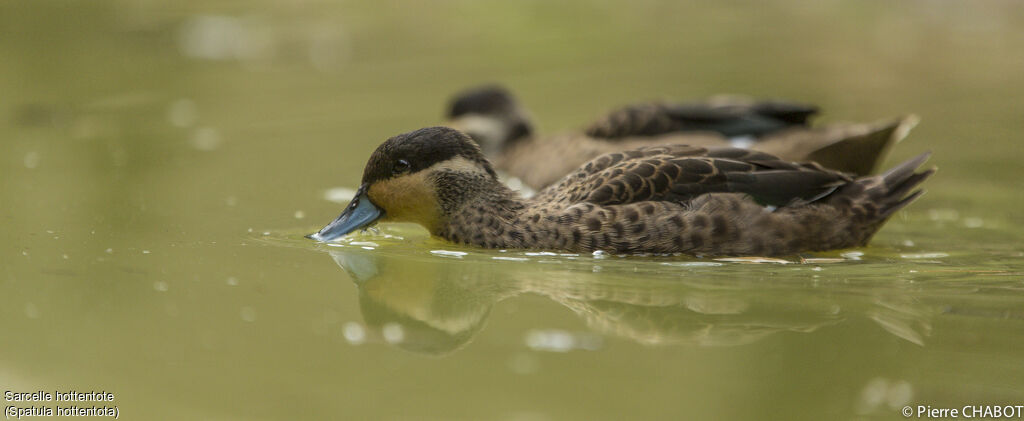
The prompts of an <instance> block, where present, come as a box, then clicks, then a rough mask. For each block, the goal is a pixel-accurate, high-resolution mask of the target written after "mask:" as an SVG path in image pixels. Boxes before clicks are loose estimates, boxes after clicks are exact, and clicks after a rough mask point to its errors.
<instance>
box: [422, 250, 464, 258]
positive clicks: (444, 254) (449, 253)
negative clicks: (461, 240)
mask: <svg viewBox="0 0 1024 421" xmlns="http://www.w3.org/2000/svg"><path fill="white" fill-rule="evenodd" d="M430 253H431V254H434V255H437V256H442V257H455V258H458V259H461V258H462V257H463V256H465V255H467V254H469V253H466V252H464V251H449V250H431V251H430Z"/></svg>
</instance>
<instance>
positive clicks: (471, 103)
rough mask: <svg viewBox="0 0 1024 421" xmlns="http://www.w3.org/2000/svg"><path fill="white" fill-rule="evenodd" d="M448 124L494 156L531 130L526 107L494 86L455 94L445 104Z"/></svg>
mask: <svg viewBox="0 0 1024 421" xmlns="http://www.w3.org/2000/svg"><path fill="white" fill-rule="evenodd" d="M448 125H449V126H450V127H453V128H455V129H458V130H461V131H463V132H465V133H466V134H468V135H469V136H470V137H472V138H473V140H475V141H476V142H477V143H479V144H480V147H481V148H482V149H483V151H484V154H486V155H487V156H495V155H496V154H498V153H500V152H501V151H502V150H504V149H505V148H507V147H509V146H510V145H512V144H514V143H515V142H517V141H519V140H521V139H524V138H526V137H528V136H530V135H531V134H532V133H533V127H532V125H531V124H530V120H529V116H528V115H527V113H526V110H524V109H523V108H522V107H520V106H519V103H518V102H517V101H516V99H515V98H513V97H512V94H511V93H509V92H508V90H506V89H505V88H502V87H501V86H497V85H487V86H481V87H476V88H472V89H467V90H465V91H462V92H459V93H458V94H456V95H455V96H454V97H453V98H452V100H451V104H450V105H449V107H448Z"/></svg>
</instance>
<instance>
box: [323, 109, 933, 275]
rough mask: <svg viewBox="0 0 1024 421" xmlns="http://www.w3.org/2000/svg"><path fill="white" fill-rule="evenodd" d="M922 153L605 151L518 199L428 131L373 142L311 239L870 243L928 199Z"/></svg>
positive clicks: (468, 152) (778, 248)
mask: <svg viewBox="0 0 1024 421" xmlns="http://www.w3.org/2000/svg"><path fill="white" fill-rule="evenodd" d="M926 159H927V154H923V155H920V156H918V157H916V158H913V159H911V160H909V161H907V162H905V163H903V164H900V165H898V166H896V167H895V168H893V169H891V170H889V171H888V172H887V173H885V174H883V175H880V176H871V177H863V178H858V179H852V178H850V177H849V176H847V175H845V174H843V173H839V172H836V171H832V170H827V169H824V168H822V167H821V166H819V165H817V164H795V163H789V162H785V161H780V160H778V159H777V158H775V157H773V156H770V155H766V154H763V153H759V152H753V151H747V150H743V149H733V148H723V149H717V150H714V151H708V150H705V149H701V148H695V147H689V146H684V145H676V146H665V147H654V148H645V149H638V150H633V151H627V152H623V153H616V154H608V155H603V156H601V157H599V158H597V159H595V160H593V161H591V162H590V163H588V164H586V165H585V166H584V167H582V168H580V169H579V170H577V171H576V172H575V173H573V174H570V175H568V176H566V177H565V178H563V179H562V181H560V182H559V183H558V184H557V185H554V186H552V187H550V188H548V189H545V190H543V191H541V192H539V193H538V194H537V195H536V196H535V197H533V198H531V199H522V198H521V197H520V196H519V195H518V194H517V193H516V192H514V191H512V190H511V189H509V188H508V187H506V186H505V185H504V184H502V183H501V182H500V181H498V178H497V177H496V176H495V173H494V170H493V168H492V167H491V164H490V162H488V161H487V159H486V158H484V156H483V155H482V153H481V152H480V149H479V148H478V147H477V145H476V144H475V143H474V142H473V141H472V140H470V139H469V137H468V136H466V135H464V134H462V133H461V132H459V131H456V130H453V129H450V128H444V127H431V128H426V129H420V130H416V131H413V132H410V133H406V134H402V135H398V136H395V137H393V138H391V139H388V140H387V141H386V142H384V143H383V144H382V145H381V146H380V147H378V148H377V150H376V151H374V153H373V155H371V156H370V159H369V162H368V163H367V165H366V169H365V171H364V173H363V180H362V184H361V185H360V187H359V190H358V192H357V195H356V197H355V198H354V199H352V202H351V204H350V205H349V206H348V207H347V208H346V209H345V211H344V212H343V213H342V214H341V216H339V217H338V218H337V219H336V220H335V221H334V222H331V223H330V224H328V225H327V226H326V227H324V228H323V229H322V230H320V231H319V232H318V233H316V234H313V235H311V238H314V239H316V240H320V241H331V240H334V239H336V238H338V237H341V236H343V235H345V234H348V233H349V232H352V231H354V230H356V229H359V228H362V227H365V226H368V225H370V224H373V223H375V222H376V221H377V220H382V221H392V222H414V223H418V224H420V225H422V226H424V227H426V228H427V229H428V230H429V231H430V233H431V234H433V235H435V236H438V237H442V238H444V239H446V240H448V241H452V242H456V243H464V244H472V245H475V246H480V247H488V248H543V249H558V250H567V251H594V250H606V251H611V252H616V253H679V252H683V253H691V254H706V255H786V254H793V253H797V252H800V251H804V250H829V249H837V248H846V247H853V246H859V245H863V244H866V243H867V241H868V240H869V239H870V238H871V236H872V235H873V234H874V233H875V231H877V230H878V228H880V227H881V225H882V224H883V223H884V222H885V221H886V220H887V219H888V218H889V216H891V215H892V214H893V212H895V211H896V210H898V209H900V208H902V207H904V206H906V205H907V204H908V203H909V202H910V201H912V200H913V199H915V198H916V197H917V196H918V195H919V194H920V191H917V192H912V190H913V188H914V187H916V186H917V185H918V184H919V183H921V182H922V181H924V179H925V178H927V177H928V176H929V175H931V173H932V172H933V171H934V170H928V171H924V172H921V173H914V169H915V168H917V167H918V166H920V165H921V164H922V163H923V162H924V161H925V160H926ZM765 206H768V207H769V208H766V207H765ZM776 207H777V209H775V208H776ZM769 209H772V210H769Z"/></svg>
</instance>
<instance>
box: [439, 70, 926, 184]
mask: <svg viewBox="0 0 1024 421" xmlns="http://www.w3.org/2000/svg"><path fill="white" fill-rule="evenodd" d="M818 112H819V108H818V107H817V106H814V105H810V104H801V103H796V102H791V101H783V100H771V101H754V100H752V99H750V98H747V97H742V96H735V95H733V96H724V95H719V96H716V97H712V98H711V99H709V100H706V101H694V102H687V103H668V102H642V103H636V104H630V105H626V106H623V107H620V108H617V109H614V110H612V111H610V112H608V113H607V114H606V115H604V116H602V117H600V118H598V119H596V120H595V121H594V122H592V123H590V124H589V125H587V126H586V127H585V128H584V129H583V130H577V131H569V132H564V133H560V134H555V135H551V136H539V135H537V134H536V133H535V130H534V127H533V123H532V119H531V117H530V113H529V112H528V111H527V110H526V109H525V108H524V107H523V106H522V105H521V104H520V103H519V101H518V100H517V99H516V98H515V96H513V95H512V93H511V92H509V90H508V89H506V88H504V87H502V86H500V85H484V86H481V87H475V88H470V89H467V90H464V91H462V92H459V93H457V94H456V95H454V96H453V98H452V100H451V101H450V103H449V106H448V108H447V115H446V120H447V122H446V123H445V125H447V126H449V127H452V128H455V129H458V130H461V131H463V132H465V133H467V134H469V135H470V137H472V138H473V139H474V140H475V141H477V142H478V143H479V144H480V146H481V148H482V149H483V151H484V154H485V155H486V156H487V157H488V158H490V159H491V160H492V162H493V163H494V164H495V167H496V168H497V169H498V170H500V171H502V172H503V173H506V174H508V175H510V176H512V177H516V178H518V179H519V180H521V181H522V182H523V183H524V184H525V185H526V186H528V187H530V188H531V189H533V190H540V189H542V188H544V187H547V186H549V185H551V184H553V183H554V182H555V181H557V180H558V179H560V178H561V177H562V176H564V175H565V174H568V173H569V172H571V171H572V170H574V169H576V168H577V167H579V166H580V165H582V164H584V163H586V162H587V161H589V160H591V159H593V158H596V157H597V156H599V155H602V154H605V153H610V152H619V151H623V150H629V149H636V148H640V147H645V146H659V145H671V144H688V145H691V146H701V147H708V148H718V147H743V148H748V149H752V150H755V151H761V152H766V153H768V154H771V155H775V156H777V157H779V158H781V159H783V160H787V161H794V162H807V161H814V162H817V163H819V164H822V165H823V166H825V167H827V168H832V169H835V170H839V171H843V172H847V173H852V174H857V175H868V174H871V173H873V172H874V171H875V169H876V168H877V167H878V166H879V163H880V162H881V161H882V160H883V159H884V158H885V156H886V154H887V152H888V151H889V150H890V149H891V147H892V146H893V145H895V144H896V143H898V142H900V141H901V140H902V139H903V138H905V137H906V136H907V134H909V132H910V130H911V129H912V128H913V127H914V126H916V125H917V123H918V121H919V118H918V117H917V116H916V115H913V114H911V115H907V116H904V117H899V118H894V119H889V120H882V121H878V122H873V123H832V124H827V125H823V126H817V127H812V126H811V125H810V119H811V118H812V117H813V116H814V115H816V114H817V113H818Z"/></svg>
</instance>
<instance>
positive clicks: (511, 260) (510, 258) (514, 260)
mask: <svg viewBox="0 0 1024 421" xmlns="http://www.w3.org/2000/svg"><path fill="white" fill-rule="evenodd" d="M491 260H508V261H510V262H529V261H530V259H527V258H525V257H505V256H494V257H491Z"/></svg>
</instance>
